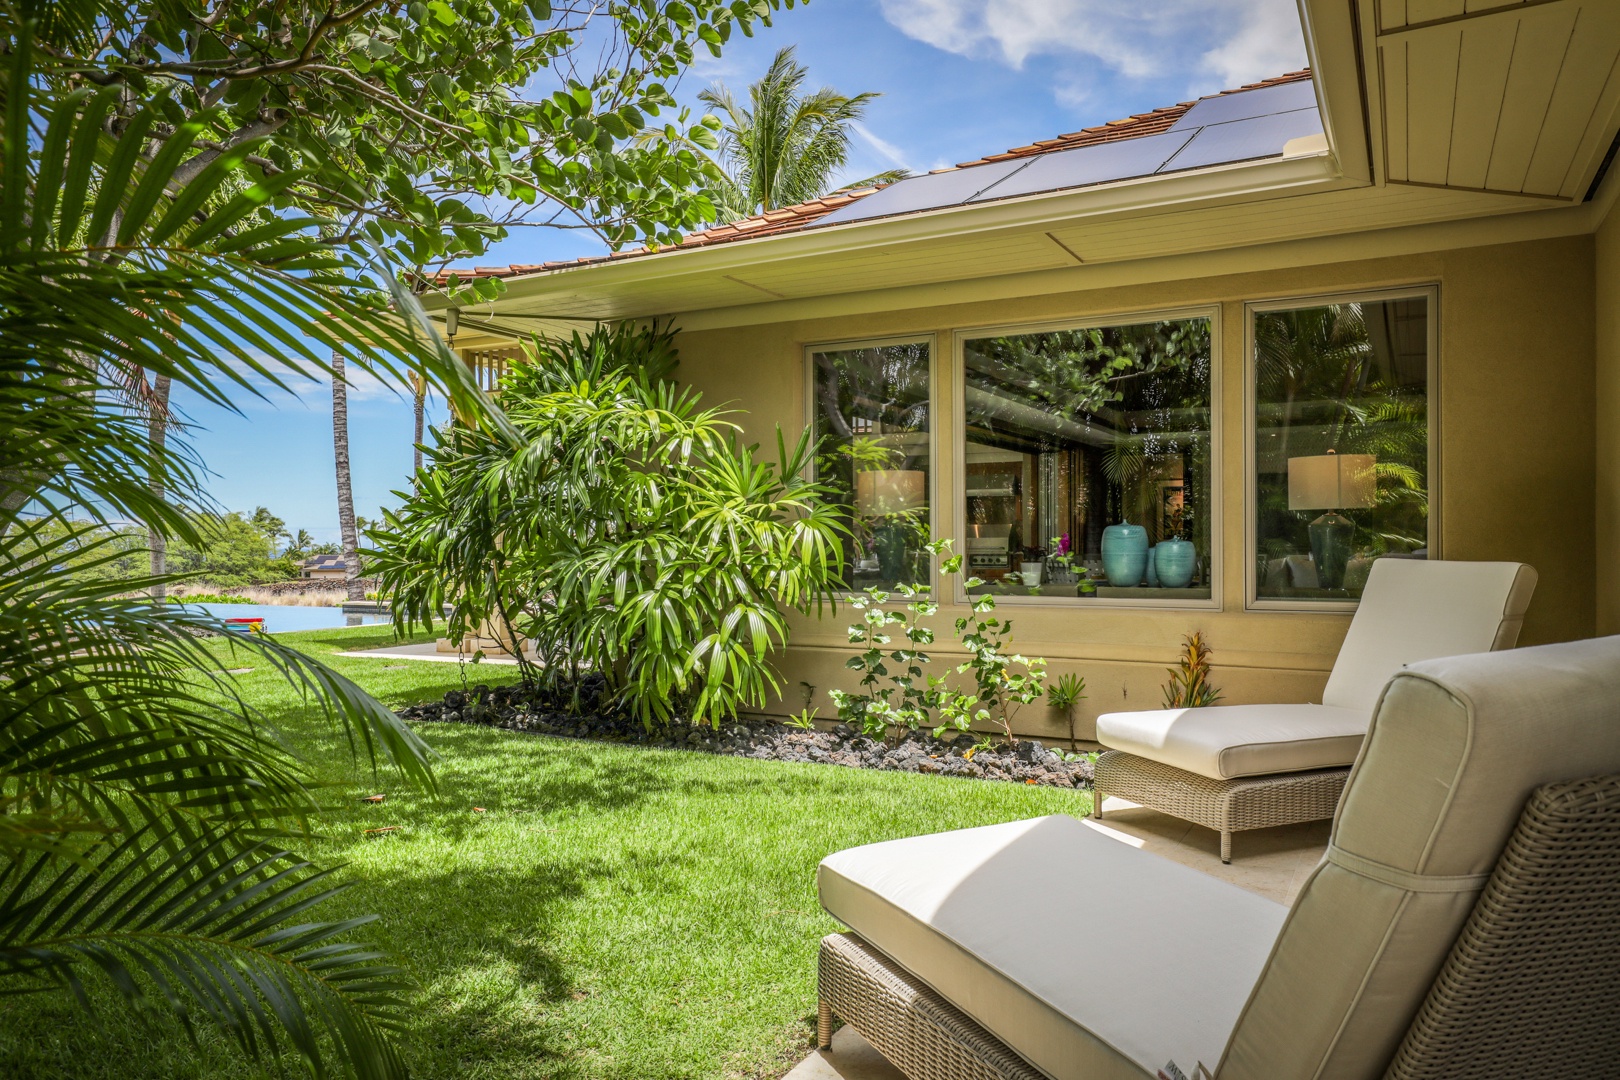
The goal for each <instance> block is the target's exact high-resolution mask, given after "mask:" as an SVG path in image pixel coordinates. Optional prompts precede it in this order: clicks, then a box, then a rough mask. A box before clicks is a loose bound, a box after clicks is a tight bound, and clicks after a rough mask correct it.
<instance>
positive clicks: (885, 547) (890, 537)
mask: <svg viewBox="0 0 1620 1080" xmlns="http://www.w3.org/2000/svg"><path fill="white" fill-rule="evenodd" d="M927 488H928V477H927V474H926V473H924V472H923V471H922V470H921V469H867V470H865V471H864V472H858V473H856V474H855V512H856V513H857V514H859V515H860V516H861V517H863V518H876V519H878V524H876V525H874V526H873V528H872V535H873V537H874V538H875V539H876V540H877V556H878V569H879V570H880V571H881V572H882V573H883V576H884V578H885V579H887V580H888V581H891V582H898V581H900V580H901V579H902V578H903V577H904V576H905V573H906V540H907V536H908V534H909V532H910V527H909V526H908V525H907V524H906V523H905V522H902V521H896V520H894V517H893V516H894V515H895V514H904V513H907V512H909V511H912V510H920V509H922V507H923V506H924V504H925V502H926V500H927V495H926V492H927Z"/></svg>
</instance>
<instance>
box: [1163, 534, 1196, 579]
mask: <svg viewBox="0 0 1620 1080" xmlns="http://www.w3.org/2000/svg"><path fill="white" fill-rule="evenodd" d="M1197 564H1198V552H1197V550H1196V549H1195V548H1194V547H1193V544H1192V541H1191V540H1161V541H1160V542H1159V544H1158V546H1156V547H1155V548H1154V549H1153V568H1154V569H1155V570H1157V571H1158V574H1159V584H1160V585H1163V586H1164V587H1165V588H1167V589H1185V588H1186V587H1187V586H1188V585H1189V584H1190V583H1191V582H1192V579H1193V569H1194V568H1195V567H1196V566H1197Z"/></svg>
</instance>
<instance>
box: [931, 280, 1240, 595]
mask: <svg viewBox="0 0 1620 1080" xmlns="http://www.w3.org/2000/svg"><path fill="white" fill-rule="evenodd" d="M1174 319H1208V320H1209V353H1210V355H1209V442H1210V453H1209V473H1210V475H1209V505H1210V506H1212V507H1216V508H1218V509H1217V510H1216V511H1215V512H1214V513H1213V514H1212V515H1211V520H1210V523H1209V579H1210V580H1209V598H1208V599H1207V600H1146V599H1141V600H1137V599H1107V600H1105V599H1102V598H1100V597H1099V598H1094V599H1081V598H1080V597H1078V596H1018V595H1011V596H1003V595H1000V594H997V595H996V606H997V607H1001V606H1002V605H1004V604H1005V605H1011V606H1013V607H1030V608H1043V607H1044V608H1060V609H1063V610H1066V611H1090V610H1106V611H1119V610H1125V611H1129V610H1138V611H1220V610H1222V604H1223V602H1224V598H1223V596H1222V585H1223V583H1224V581H1225V578H1226V573H1225V544H1224V539H1225V537H1224V534H1225V532H1226V530H1225V528H1224V522H1225V511H1226V503H1225V492H1224V483H1223V477H1222V474H1223V473H1224V472H1225V469H1224V467H1223V464H1222V462H1223V460H1224V458H1225V450H1224V446H1223V432H1222V430H1221V429H1222V425H1221V413H1222V406H1221V402H1222V390H1221V368H1222V361H1221V355H1222V349H1221V345H1222V333H1221V305H1220V303H1219V302H1217V301H1212V302H1210V303H1208V304H1190V305H1185V306H1181V307H1171V308H1149V309H1146V310H1142V311H1124V312H1110V313H1108V314H1104V315H1086V316H1076V317H1073V318H1068V319H1044V320H1041V321H1039V322H1019V323H995V324H991V325H988V326H977V327H966V328H961V327H959V328H957V329H955V330H953V331H952V339H953V340H952V348H951V371H950V378H951V405H952V411H951V432H950V434H951V472H952V480H953V490H952V492H951V493H950V499H951V507H950V510H951V522H952V532H951V535H952V537H953V538H955V540H956V541H957V543H961V542H962V538H963V537H965V536H966V535H967V498H966V496H965V495H963V493H962V491H959V490H954V489H956V488H962V489H964V490H965V487H966V476H967V342H968V341H970V340H974V339H977V338H985V337H1005V336H1012V335H1017V334H1042V333H1050V332H1053V331H1057V330H1089V329H1097V328H1103V327H1109V326H1135V325H1138V324H1141V323H1150V322H1165V321H1169V320H1174ZM959 420H960V421H961V422H960V423H958V422H957V421H959ZM957 554H962V553H961V552H957ZM965 580H966V576H965V575H964V576H961V577H958V578H957V580H956V586H955V592H954V595H953V596H952V597H951V598H950V599H951V601H952V602H954V603H957V604H962V605H966V604H969V603H971V602H972V598H971V597H970V596H969V595H968V592H967V589H966V588H965V587H964V586H963V584H962V583H963V581H965ZM941 599H944V598H943V597H942V598H941Z"/></svg>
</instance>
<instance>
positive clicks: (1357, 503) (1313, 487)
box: [1288, 453, 1378, 510]
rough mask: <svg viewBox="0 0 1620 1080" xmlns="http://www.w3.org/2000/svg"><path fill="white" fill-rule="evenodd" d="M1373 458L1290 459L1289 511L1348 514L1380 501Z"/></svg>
mask: <svg viewBox="0 0 1620 1080" xmlns="http://www.w3.org/2000/svg"><path fill="white" fill-rule="evenodd" d="M1375 460H1376V459H1375V458H1374V457H1373V456H1372V455H1371V454H1331V453H1330V454H1317V455H1313V456H1311V457H1297V458H1289V459H1288V509H1290V510H1344V509H1347V508H1351V507H1362V508H1364V507H1368V506H1372V505H1373V504H1374V503H1376V502H1377V501H1378V482H1377V478H1376V477H1374V476H1373V462H1374V461H1375Z"/></svg>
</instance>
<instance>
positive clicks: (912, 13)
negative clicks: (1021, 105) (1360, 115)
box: [881, 0, 1305, 96]
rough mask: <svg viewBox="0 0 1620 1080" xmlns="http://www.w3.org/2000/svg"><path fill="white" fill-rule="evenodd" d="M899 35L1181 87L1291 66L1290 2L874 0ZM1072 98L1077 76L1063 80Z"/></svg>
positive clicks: (1293, 23) (1213, 84) (1233, 82)
mask: <svg viewBox="0 0 1620 1080" xmlns="http://www.w3.org/2000/svg"><path fill="white" fill-rule="evenodd" d="M881 3H882V7H883V15H884V18H886V19H887V20H888V21H889V23H890V24H892V25H893V26H894V27H895V28H896V29H898V30H900V31H901V32H902V33H904V34H905V35H906V36H908V37H911V38H914V39H916V40H918V41H921V42H924V43H926V44H929V45H933V46H934V47H936V48H939V49H943V50H945V51H946V52H952V53H957V54H960V55H962V56H971V57H980V56H989V57H993V58H995V59H998V60H1000V61H1002V62H1004V63H1006V64H1008V65H1010V66H1012V67H1014V68H1021V67H1022V66H1023V65H1024V62H1025V61H1026V60H1028V59H1029V58H1030V57H1032V56H1042V55H1045V56H1064V55H1079V56H1084V57H1089V58H1091V59H1093V60H1096V61H1098V62H1100V63H1102V64H1104V65H1106V66H1107V67H1110V68H1113V69H1114V70H1115V71H1117V72H1119V73H1120V74H1121V75H1125V76H1127V77H1129V78H1160V77H1165V76H1173V75H1175V74H1177V73H1178V72H1185V73H1186V74H1187V75H1188V77H1189V91H1198V92H1209V91H1210V90H1215V89H1222V88H1225V87H1230V86H1237V85H1239V84H1241V83H1245V82H1253V81H1254V80H1256V79H1261V78H1265V77H1266V76H1269V75H1277V74H1281V73H1282V72H1284V71H1289V70H1293V69H1295V68H1298V67H1301V66H1303V65H1304V63H1305V45H1304V41H1303V38H1302V35H1301V33H1300V26H1299V14H1298V9H1297V8H1296V7H1295V5H1294V0H1137V2H1121V0H881ZM1064 87H1066V88H1067V92H1068V93H1070V95H1071V96H1072V95H1073V93H1074V91H1075V90H1076V89H1083V84H1076V83H1074V82H1072V81H1071V82H1067V83H1065V84H1064ZM1060 89H1062V88H1060Z"/></svg>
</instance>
